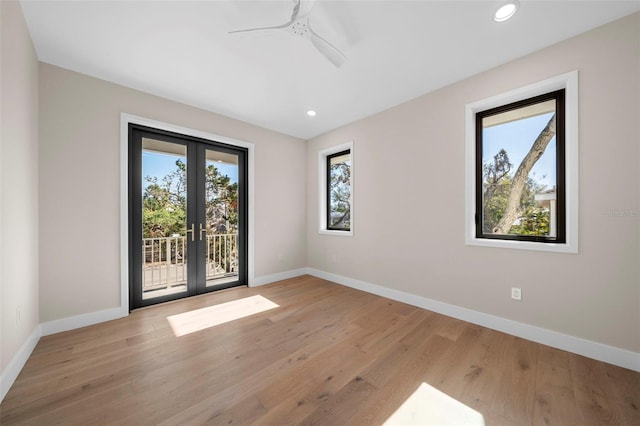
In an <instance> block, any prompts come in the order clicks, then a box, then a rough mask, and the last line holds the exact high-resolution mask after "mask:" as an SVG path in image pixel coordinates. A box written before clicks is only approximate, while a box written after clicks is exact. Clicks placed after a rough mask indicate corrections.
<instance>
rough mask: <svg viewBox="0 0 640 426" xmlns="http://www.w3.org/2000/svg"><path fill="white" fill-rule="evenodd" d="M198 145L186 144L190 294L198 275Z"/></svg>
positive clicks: (188, 285)
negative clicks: (189, 229) (189, 228)
mask: <svg viewBox="0 0 640 426" xmlns="http://www.w3.org/2000/svg"><path fill="white" fill-rule="evenodd" d="M198 151H199V149H198V145H197V144H194V143H190V144H188V145H187V224H188V226H190V227H192V228H191V229H192V232H191V234H190V236H189V238H188V241H187V247H188V248H187V251H188V253H189V257H188V259H189V261H188V264H187V274H188V275H187V291H188V293H189V295H190V296H192V295H194V294H197V289H198V287H199V285H198V275H199V269H200V268H199V266H198V264H199V263H200V262H199V259H198V257H199V252H200V228H199V223H200V212H199V210H200V203H201V201H200V200H199V198H200V197H199V194H198V193H199V192H200V191H198V189H199V186H198V182H199V179H200V178H199V175H200V169H201V168H202V167H201V163H200V161H199V157H200V155H199V152H198Z"/></svg>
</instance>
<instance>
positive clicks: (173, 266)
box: [142, 234, 238, 291]
mask: <svg viewBox="0 0 640 426" xmlns="http://www.w3.org/2000/svg"><path fill="white" fill-rule="evenodd" d="M205 254H206V259H205V261H206V279H207V280H215V279H219V278H225V277H229V276H233V275H237V274H238V234H218V235H207V241H206V253H205ZM142 259H143V268H142V282H143V284H142V290H143V291H151V290H160V289H165V288H169V287H175V286H183V285H185V284H186V282H187V261H188V256H187V240H186V237H182V236H180V237H162V238H143V239H142Z"/></svg>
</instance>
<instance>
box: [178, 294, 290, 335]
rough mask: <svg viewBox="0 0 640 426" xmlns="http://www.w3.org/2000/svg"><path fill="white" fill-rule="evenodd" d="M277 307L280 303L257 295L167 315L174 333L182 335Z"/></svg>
mask: <svg viewBox="0 0 640 426" xmlns="http://www.w3.org/2000/svg"><path fill="white" fill-rule="evenodd" d="M277 307H279V305H277V304H275V303H273V302H272V301H271V300H269V299H267V298H265V297H262V296H260V295H256V296H251V297H245V298H244V299H238V300H234V301H232V302H226V303H221V304H219V305H214V306H207V307H206V308H201V309H195V310H193V311H189V312H184V313H182V314H177V315H171V316H169V317H167V320H168V321H169V324H170V325H171V328H172V329H173V334H175V335H176V337H180V336H184V335H186V334H189V333H195V332H196V331H200V330H204V329H205V328H209V327H214V326H216V325H220V324H224V323H226V322H229V321H234V320H237V319H240V318H244V317H248V316H250V315H254V314H258V313H260V312H264V311H268V310H269V309H273V308H277Z"/></svg>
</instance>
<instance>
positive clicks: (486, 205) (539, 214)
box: [475, 90, 565, 243]
mask: <svg viewBox="0 0 640 426" xmlns="http://www.w3.org/2000/svg"><path fill="white" fill-rule="evenodd" d="M564 93H565V91H564V90H558V91H554V92H551V93H547V94H543V95H540V96H536V97H533V98H529V99H525V100H522V101H519V102H514V103H511V104H508V105H503V106H499V107H496V108H492V109H489V110H485V111H480V112H477V113H476V179H475V182H476V238H492V239H504V240H520V241H535V242H541V243H544V242H556V243H564V242H565V208H564V207H565V203H564V194H565V190H564V180H565V179H564V173H565V167H564Z"/></svg>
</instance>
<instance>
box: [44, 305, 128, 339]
mask: <svg viewBox="0 0 640 426" xmlns="http://www.w3.org/2000/svg"><path fill="white" fill-rule="evenodd" d="M127 315H129V312H128V310H127V309H125V308H111V309H105V310H103V311H97V312H90V313H88V314H82V315H76V316H74V317H68V318H62V319H59V320H54V321H48V322H44V323H42V324H40V327H41V328H42V335H43V336H48V335H50V334H55V333H61V332H63V331H69V330H75V329H76V328H81V327H86V326H88V325H93V324H98V323H100V322H105V321H111V320H114V319H118V318H123V317H126V316H127Z"/></svg>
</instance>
